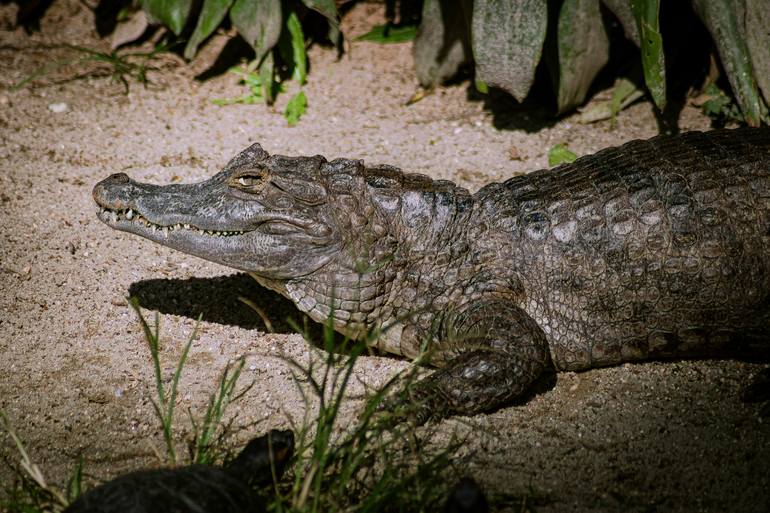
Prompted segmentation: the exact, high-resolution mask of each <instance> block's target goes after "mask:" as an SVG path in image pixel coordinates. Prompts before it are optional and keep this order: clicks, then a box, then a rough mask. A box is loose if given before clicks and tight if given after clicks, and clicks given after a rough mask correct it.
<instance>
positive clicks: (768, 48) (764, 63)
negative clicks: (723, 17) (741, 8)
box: [745, 0, 770, 104]
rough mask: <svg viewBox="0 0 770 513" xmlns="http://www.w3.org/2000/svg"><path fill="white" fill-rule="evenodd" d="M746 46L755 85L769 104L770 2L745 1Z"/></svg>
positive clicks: (762, 0) (763, 0)
mask: <svg viewBox="0 0 770 513" xmlns="http://www.w3.org/2000/svg"><path fill="white" fill-rule="evenodd" d="M745 19H746V45H747V46H748V47H749V53H750V54H751V63H752V64H753V65H754V74H755V76H756V78H757V85H758V86H759V88H760V89H761V91H762V94H763V95H764V97H765V103H766V104H767V103H770V2H768V1H767V0H746V18H745Z"/></svg>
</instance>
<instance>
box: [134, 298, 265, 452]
mask: <svg viewBox="0 0 770 513" xmlns="http://www.w3.org/2000/svg"><path fill="white" fill-rule="evenodd" d="M129 302H130V304H131V307H132V308H133V309H134V311H135V312H136V315H137V317H138V318H139V323H140V325H141V326H142V331H143V332H144V338H145V340H146V341H147V345H148V347H149V349H150V356H151V357H152V364H153V373H154V375H155V392H156V395H157V399H151V401H152V406H153V409H154V410H155V416H156V417H157V419H158V421H159V422H160V425H161V429H162V431H163V439H164V442H165V444H166V461H165V463H166V464H168V465H170V466H175V465H177V464H178V463H179V458H178V457H177V452H176V442H175V441H174V440H175V435H174V420H175V419H174V413H175V412H174V408H175V405H176V398H177V396H178V393H179V391H178V389H179V380H180V378H181V376H182V371H183V369H184V366H185V364H186V363H187V357H188V355H189V353H190V348H191V347H192V344H193V342H194V341H195V339H196V338H197V336H198V328H199V326H200V320H201V319H200V316H199V317H198V320H197V321H196V323H195V326H194V327H193V331H192V333H191V334H190V337H189V338H188V339H187V342H186V343H185V345H184V347H183V348H182V354H181V355H180V357H179V360H178V362H177V365H176V370H175V371H174V375H173V376H172V378H171V386H170V387H169V388H166V387H165V386H164V384H163V381H164V380H163V374H162V371H161V365H160V315H159V314H158V312H155V324H154V326H152V327H151V326H150V325H149V323H148V322H147V320H146V319H145V318H144V315H142V311H141V309H140V308H139V302H138V300H137V299H136V298H132V299H131V300H130V301H129ZM245 363H246V360H245V359H244V358H239V359H238V360H237V361H236V362H235V363H234V364H228V365H227V366H226V367H225V369H224V371H223V372H222V375H221V376H220V378H219V384H218V387H217V390H216V392H214V393H213V394H212V395H211V396H209V400H208V404H207V406H206V411H205V413H204V414H203V416H202V417H201V418H200V419H199V420H196V419H195V415H194V414H193V413H192V411H190V410H188V412H187V413H188V417H189V420H190V424H191V426H192V439H191V440H190V441H189V443H188V448H189V460H190V463H194V464H215V463H219V462H221V460H222V458H223V457H224V456H225V455H227V454H228V452H227V450H226V446H227V439H228V438H229V436H230V435H231V434H232V433H233V432H234V429H233V426H232V419H231V420H230V421H227V422H225V420H224V419H225V412H226V410H227V407H228V406H229V405H230V404H232V403H233V402H234V401H237V400H238V399H240V398H242V397H243V396H244V394H245V393H246V392H248V390H249V389H250V388H251V386H247V387H245V388H244V389H242V390H240V391H238V390H237V384H238V378H239V377H240V376H241V372H242V371H243V366H244V365H245Z"/></svg>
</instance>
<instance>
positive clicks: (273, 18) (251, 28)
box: [230, 0, 282, 61]
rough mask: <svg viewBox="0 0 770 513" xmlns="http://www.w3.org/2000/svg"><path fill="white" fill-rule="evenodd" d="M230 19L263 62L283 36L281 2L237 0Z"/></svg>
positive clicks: (271, 0)
mask: <svg viewBox="0 0 770 513" xmlns="http://www.w3.org/2000/svg"><path fill="white" fill-rule="evenodd" d="M230 19H231V20H232V22H233V25H234V26H235V29H236V30H237V31H238V33H239V34H240V35H241V36H242V37H243V38H244V39H245V40H246V42H247V43H249V44H250V45H251V47H252V48H254V53H256V59H257V61H261V60H262V59H263V58H264V57H265V55H266V54H267V52H268V51H270V49H271V48H273V46H275V44H276V43H277V42H278V36H280V35H281V24H282V19H281V0H235V3H234V4H233V7H232V8H231V9H230Z"/></svg>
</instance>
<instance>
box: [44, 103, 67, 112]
mask: <svg viewBox="0 0 770 513" xmlns="http://www.w3.org/2000/svg"><path fill="white" fill-rule="evenodd" d="M48 110H50V111H51V112H55V113H56V114H60V113H62V112H67V110H69V105H67V104H66V103H64V102H56V103H51V104H49V105H48Z"/></svg>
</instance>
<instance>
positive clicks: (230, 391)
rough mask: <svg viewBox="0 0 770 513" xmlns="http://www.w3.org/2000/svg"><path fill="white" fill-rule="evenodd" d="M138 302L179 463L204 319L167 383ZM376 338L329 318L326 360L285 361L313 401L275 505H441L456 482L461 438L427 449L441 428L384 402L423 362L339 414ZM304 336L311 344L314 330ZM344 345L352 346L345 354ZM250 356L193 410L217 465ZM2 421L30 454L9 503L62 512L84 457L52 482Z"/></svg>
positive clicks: (169, 441)
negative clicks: (181, 398) (187, 374)
mask: <svg viewBox="0 0 770 513" xmlns="http://www.w3.org/2000/svg"><path fill="white" fill-rule="evenodd" d="M130 304H131V306H132V308H133V309H134V310H135V311H136V314H137V316H138V318H139V323H140V324H141V327H142V330H143V333H144V336H145V339H146V340H147V344H148V347H149V349H150V355H151V358H152V365H153V371H154V375H155V376H154V377H155V393H156V396H157V397H156V398H155V399H153V400H152V403H153V408H154V411H155V414H156V417H157V418H158V421H159V423H160V425H161V428H162V432H163V437H164V441H165V444H166V456H165V459H166V460H167V461H166V462H165V463H167V464H170V465H176V464H179V459H180V458H179V457H178V454H177V450H176V443H175V440H176V439H177V437H176V436H175V431H174V430H175V426H176V424H175V409H174V405H175V400H176V398H177V396H178V392H179V391H178V387H179V382H180V377H181V374H182V371H183V369H184V366H185V364H186V362H187V358H188V355H189V351H190V348H191V346H192V343H193V342H194V340H195V338H196V337H197V333H198V325H199V322H200V319H199V320H198V322H197V323H196V325H195V328H194V329H193V332H192V334H191V335H190V337H189V338H188V340H187V342H186V344H185V345H184V347H183V349H182V354H181V355H180V357H179V360H178V362H177V365H176V369H175V372H174V374H173V376H172V377H171V380H170V385H168V386H165V385H164V380H163V377H162V374H161V365H160V352H161V343H160V316H159V315H158V314H157V313H156V314H155V323H154V325H153V326H151V325H150V324H149V323H148V322H147V320H146V319H145V318H144V316H143V314H142V312H141V310H140V308H139V305H138V303H137V302H136V300H131V302H130ZM376 336H378V333H372V334H371V335H370V336H369V337H368V339H367V340H364V341H361V342H351V341H349V340H347V339H346V340H343V341H342V342H341V343H338V342H337V339H336V338H335V335H334V331H333V329H332V324H331V322H329V323H327V325H326V326H325V329H324V335H323V348H324V349H325V351H326V352H325V358H324V359H323V360H322V361H321V363H320V366H319V361H318V360H315V359H312V358H311V360H310V363H308V364H302V363H300V362H297V361H295V360H292V359H286V361H287V363H288V364H289V366H290V367H291V369H292V372H293V374H294V380H295V383H296V384H297V386H298V388H299V390H300V391H301V393H302V394H303V396H304V397H305V399H306V403H307V404H308V408H307V409H306V414H305V418H304V419H303V421H302V425H300V426H294V431H295V433H296V435H297V436H296V438H297V444H296V452H295V463H294V466H293V472H291V473H290V474H289V477H288V478H287V479H286V480H285V481H284V482H280V483H279V482H276V480H275V478H274V487H273V491H272V494H271V496H270V497H269V498H268V503H269V507H268V510H269V511H276V512H286V513H315V512H327V511H346V512H351V513H353V512H361V513H377V512H388V511H410V512H423V511H424V512H428V511H436V510H438V509H439V508H440V507H441V505H442V503H443V501H444V500H445V498H446V496H447V490H448V483H449V482H451V481H452V480H451V479H448V477H449V476H448V475H447V474H448V473H449V472H451V463H452V461H453V456H454V454H455V453H456V451H457V449H458V448H459V447H460V446H461V445H462V444H461V443H460V441H458V440H457V439H456V438H455V437H452V439H451V440H450V442H449V443H448V444H446V445H444V446H443V448H440V449H436V450H427V449H426V446H427V445H429V444H431V443H432V442H431V440H432V437H433V434H434V433H433V432H432V431H431V430H430V429H429V428H427V429H424V430H422V431H420V432H419V433H418V432H417V431H416V430H415V429H414V427H413V426H412V425H411V424H409V423H405V422H402V417H401V414H396V413H392V412H388V411H385V410H384V409H383V404H385V401H386V398H388V397H391V396H393V395H394V394H397V393H398V392H399V390H403V389H404V388H405V387H406V386H408V385H409V384H410V383H411V382H412V381H414V379H415V370H414V367H412V370H409V371H407V372H403V373H399V374H398V375H396V376H394V377H393V378H391V379H390V380H389V381H388V382H387V383H386V384H385V386H383V387H382V388H380V389H377V390H369V392H368V398H367V399H366V401H365V404H364V406H363V409H362V411H361V412H360V413H359V414H358V416H357V417H356V420H355V421H354V422H353V423H352V424H351V425H350V426H344V425H343V424H342V423H343V422H344V419H343V417H342V416H341V415H340V412H341V408H342V405H343V403H344V402H345V400H346V398H347V394H349V387H350V384H351V379H352V377H353V372H354V368H355V365H356V361H357V359H358V357H359V356H360V355H362V354H364V353H365V352H366V351H368V347H369V343H370V342H372V341H373V339H374V337H376ZM305 337H306V339H307V340H308V341H309V342H311V343H312V341H310V337H309V335H307V332H306V330H305ZM340 346H344V348H345V353H344V354H343V353H342V352H341V351H340V350H341V349H342V348H341V347H340ZM244 364H245V360H244V359H243V358H241V359H239V360H238V361H237V362H236V363H234V364H231V365H228V366H227V367H226V368H225V370H224V371H223V373H222V376H221V377H220V380H219V383H218V387H217V389H216V391H215V392H214V393H213V394H212V395H211V397H210V398H209V402H208V405H207V408H206V411H205V413H204V415H203V416H202V418H201V419H200V420H198V421H196V420H195V418H194V416H193V415H192V413H191V412H189V411H188V414H189V416H190V422H191V424H192V433H193V435H192V438H191V440H189V442H188V446H189V449H190V453H189V460H190V462H191V463H204V464H216V463H220V462H221V461H222V460H223V459H224V458H225V457H226V455H227V454H229V453H228V448H227V445H228V441H229V440H228V435H229V434H231V433H232V431H233V427H232V420H230V421H225V420H224V419H225V418H226V416H225V412H226V410H227V407H228V406H229V405H230V404H232V403H233V402H234V401H236V400H238V399H240V398H242V397H244V394H245V393H246V391H247V390H248V388H249V387H246V388H244V389H241V390H239V389H238V386H237V384H238V380H239V378H240V376H241V371H242V369H243V366H244ZM308 388H309V390H308ZM308 391H309V392H310V394H308ZM311 394H312V397H311ZM314 402H317V403H318V407H317V414H315V415H314V416H312V415H311V414H310V412H311V411H313V410H314V409H315V408H313V407H311V403H314ZM0 419H2V421H3V422H2V423H3V427H5V429H6V430H7V431H8V432H9V433H11V437H12V438H13V440H14V442H15V443H16V446H17V449H18V451H19V453H20V455H21V465H20V467H21V468H20V469H19V472H18V475H19V476H20V479H19V480H18V484H17V485H16V486H15V487H14V488H13V489H11V490H8V493H7V496H8V497H9V499H8V503H7V504H3V505H2V506H3V507H4V508H5V509H6V510H7V511H9V512H10V513H17V512H18V513H59V512H61V511H62V510H63V509H64V508H65V507H66V506H67V505H68V504H70V503H71V502H72V501H73V500H75V499H76V498H77V497H78V495H80V493H81V491H82V485H81V481H82V464H81V463H78V465H77V466H76V468H75V472H74V474H73V477H72V479H70V484H69V486H68V489H67V491H66V492H61V491H59V490H57V489H56V488H54V487H52V486H51V485H49V484H48V482H47V481H46V480H45V478H44V476H43V474H42V472H41V471H40V469H39V467H38V466H37V465H35V464H34V463H33V462H32V460H31V459H30V458H29V456H28V454H27V452H26V450H25V448H24V445H23V444H22V442H21V440H20V439H19V438H18V437H17V436H16V434H15V432H13V430H12V429H11V427H10V423H9V422H8V419H7V418H6V417H5V415H4V414H3V415H2V417H0Z"/></svg>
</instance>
